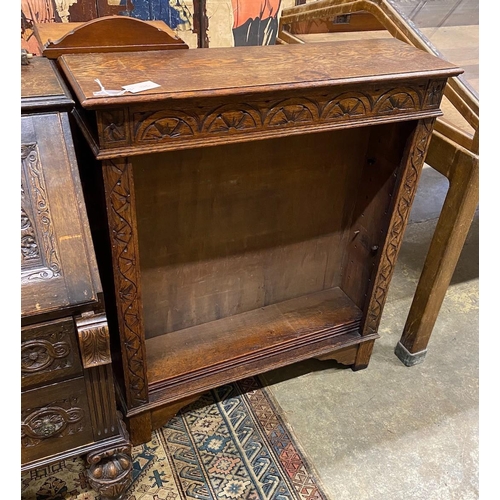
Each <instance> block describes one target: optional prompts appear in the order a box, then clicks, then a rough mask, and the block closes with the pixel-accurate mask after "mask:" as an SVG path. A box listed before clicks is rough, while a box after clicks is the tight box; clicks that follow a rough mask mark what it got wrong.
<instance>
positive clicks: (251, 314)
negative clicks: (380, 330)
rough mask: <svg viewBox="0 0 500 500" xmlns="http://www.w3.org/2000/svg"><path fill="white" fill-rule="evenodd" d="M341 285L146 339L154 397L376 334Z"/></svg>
mask: <svg viewBox="0 0 500 500" xmlns="http://www.w3.org/2000/svg"><path fill="white" fill-rule="evenodd" d="M361 318H362V311H361V310H360V309H359V308H358V307H356V305H355V304H354V303H353V302H352V301H351V300H350V299H349V297H348V296H347V295H346V294H345V293H344V292H343V291H342V290H341V289H340V288H338V287H335V288H331V289H328V290H323V291H320V292H315V293H311V294H307V295H303V296H301V297H298V298H294V299H290V300H286V301H284V302H280V303H277V304H272V305H269V306H265V307H260V308H258V309H254V310H252V311H248V312H245V313H241V314H238V315H234V316H230V317H227V318H222V319H219V320H217V321H212V322H209V323H204V324H201V325H197V326H193V327H191V328H186V329H183V330H179V331H176V332H170V333H167V334H164V335H161V336H158V337H153V338H150V339H146V353H147V366H148V380H149V391H150V397H149V405H148V406H151V407H153V406H156V405H158V404H164V403H168V402H172V401H176V400H179V399H182V398H185V397H187V396H191V395H194V394H198V393H201V392H204V391H206V390H209V389H211V388H213V387H216V386H218V385H221V384H223V383H228V382H230V381H234V380H238V379H241V378H244V377H247V376H251V375H256V374H258V373H263V372H265V371H269V370H271V369H274V368H278V367H280V366H285V365H288V364H291V363H294V362H297V361H300V360H303V359H307V358H311V357H320V356H324V355H326V354H329V353H331V352H333V351H337V350H340V349H345V348H347V347H350V346H355V345H357V344H361V343H363V342H371V343H373V340H374V339H375V338H377V335H370V336H365V337H362V336H361V335H360V323H361Z"/></svg>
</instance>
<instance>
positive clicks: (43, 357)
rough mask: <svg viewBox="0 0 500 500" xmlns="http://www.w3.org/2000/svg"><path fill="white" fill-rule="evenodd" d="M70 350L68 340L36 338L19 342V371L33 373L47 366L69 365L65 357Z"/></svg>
mask: <svg viewBox="0 0 500 500" xmlns="http://www.w3.org/2000/svg"><path fill="white" fill-rule="evenodd" d="M70 351H71V347H70V345H69V343H68V342H65V341H61V342H54V343H52V342H50V341H49V340H46V339H37V340H30V341H27V342H23V343H22V344H21V372H22V373H35V372H41V371H45V370H47V369H48V368H50V369H51V370H57V369H61V368H67V367H68V366H71V360H70V359H69V358H68V357H67V356H68V354H69V353H70Z"/></svg>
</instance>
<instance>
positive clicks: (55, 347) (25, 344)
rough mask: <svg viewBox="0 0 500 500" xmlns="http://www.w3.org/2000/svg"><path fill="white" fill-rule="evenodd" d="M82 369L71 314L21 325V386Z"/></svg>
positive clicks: (36, 383) (71, 374) (23, 387)
mask: <svg viewBox="0 0 500 500" xmlns="http://www.w3.org/2000/svg"><path fill="white" fill-rule="evenodd" d="M81 373H82V364H81V361H80V351H79V349H78V345H77V341H76V332H75V324H74V322H73V319H72V318H65V319H62V320H57V321H50V322H47V323H40V324H37V325H32V326H29V327H25V328H22V329H21V389H23V390H24V389H27V388H30V387H35V386H39V385H43V384H47V383H51V382H56V381H57V380H64V379H68V378H71V377H75V376H77V375H80V374H81Z"/></svg>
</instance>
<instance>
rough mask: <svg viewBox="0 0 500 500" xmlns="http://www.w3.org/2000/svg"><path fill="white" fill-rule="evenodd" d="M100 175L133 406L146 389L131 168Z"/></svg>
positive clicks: (116, 166) (115, 167) (110, 165)
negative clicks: (102, 184)
mask: <svg viewBox="0 0 500 500" xmlns="http://www.w3.org/2000/svg"><path fill="white" fill-rule="evenodd" d="M103 175H104V184H105V189H106V204H107V207H108V217H109V220H108V224H109V230H110V237H111V243H112V245H113V254H114V257H113V274H114V281H115V290H116V294H117V297H118V299H119V301H118V304H119V310H118V321H119V328H120V336H121V341H122V343H123V344H124V346H125V352H126V361H127V363H128V368H127V369H126V370H125V378H126V387H127V394H128V403H129V404H130V405H131V406H136V405H139V404H142V403H145V402H146V401H147V394H148V388H147V382H146V359H145V358H146V357H145V352H144V326H143V317H142V304H141V299H140V289H139V286H140V275H139V272H140V271H139V245H138V241H137V233H136V230H135V229H134V228H136V224H135V207H134V206H133V205H134V204H135V198H134V187H133V178H132V166H131V164H130V163H129V162H127V161H125V160H116V161H107V162H105V164H104V171H103Z"/></svg>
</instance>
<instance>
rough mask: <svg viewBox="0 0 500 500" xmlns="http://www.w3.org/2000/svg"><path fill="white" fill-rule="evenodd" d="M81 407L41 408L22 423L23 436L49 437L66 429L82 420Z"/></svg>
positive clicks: (33, 437)
mask: <svg viewBox="0 0 500 500" xmlns="http://www.w3.org/2000/svg"><path fill="white" fill-rule="evenodd" d="M83 416H84V413H83V410H82V409H81V408H70V409H69V410H65V409H64V408H61V407H58V406H52V407H47V408H41V409H40V410H36V411H34V412H33V413H31V414H30V415H28V416H27V417H26V418H25V419H24V422H22V423H21V438H24V437H29V438H32V439H47V438H50V437H52V436H55V435H57V434H60V433H61V432H63V431H64V429H66V427H67V426H68V425H70V424H75V423H77V422H79V421H80V420H82V418H83Z"/></svg>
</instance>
